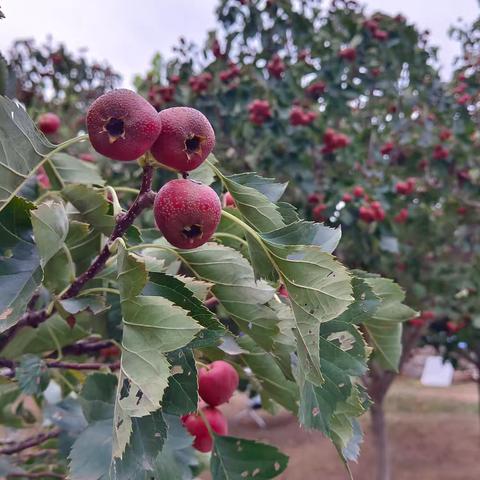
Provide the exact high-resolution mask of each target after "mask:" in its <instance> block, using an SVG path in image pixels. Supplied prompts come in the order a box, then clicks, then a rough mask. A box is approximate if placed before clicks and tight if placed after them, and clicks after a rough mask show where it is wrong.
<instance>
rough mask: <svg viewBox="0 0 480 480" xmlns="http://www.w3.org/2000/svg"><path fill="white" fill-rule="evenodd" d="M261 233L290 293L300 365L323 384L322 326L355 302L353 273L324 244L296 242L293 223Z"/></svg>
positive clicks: (308, 377) (316, 383) (313, 381)
mask: <svg viewBox="0 0 480 480" xmlns="http://www.w3.org/2000/svg"><path fill="white" fill-rule="evenodd" d="M260 236H261V239H262V241H263V242H264V245H265V248H266V250H267V251H268V254H269V258H270V261H271V262H272V264H274V265H275V268H276V270H277V271H278V272H279V273H280V274H281V277H282V281H283V282H284V284H285V287H286V288H287V291H288V294H289V300H290V303H291V306H292V310H293V314H294V319H295V327H296V328H295V330H294V332H295V336H296V339H297V353H298V356H299V360H300V366H301V368H302V369H303V370H304V372H305V376H306V378H307V379H308V380H309V381H311V382H312V383H314V384H315V385H321V384H322V383H323V381H324V378H323V375H322V372H321V365H320V354H319V351H318V346H319V341H320V325H321V324H322V323H324V322H328V321H331V320H333V319H334V318H336V317H338V316H339V315H340V314H342V313H343V312H344V311H345V310H346V308H347V307H348V305H349V304H350V303H352V300H353V299H352V296H351V295H352V287H351V281H350V276H349V274H348V272H347V270H346V268H345V267H344V266H343V265H342V264H340V263H339V262H337V261H336V260H335V259H334V258H333V257H332V256H331V255H329V254H328V253H324V251H323V250H322V248H321V247H320V246H318V245H316V244H314V245H308V244H296V243H294V240H296V237H295V234H294V233H293V232H292V229H291V225H289V226H287V227H285V228H282V229H279V230H276V231H274V232H270V233H264V234H261V235H260ZM316 238H317V237H316V236H315V235H313V237H310V238H308V237H307V238H306V239H305V240H306V241H308V240H310V241H313V240H316Z"/></svg>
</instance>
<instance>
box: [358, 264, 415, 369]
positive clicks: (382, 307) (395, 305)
mask: <svg viewBox="0 0 480 480" xmlns="http://www.w3.org/2000/svg"><path fill="white" fill-rule="evenodd" d="M354 274H355V275H356V276H358V277H360V279H361V280H362V281H363V282H364V283H365V284H366V285H368V287H370V288H371V289H372V291H373V293H374V294H375V296H376V297H377V298H379V299H380V304H379V306H378V307H377V309H376V310H375V312H374V313H373V314H371V315H370V316H369V317H368V318H367V319H364V320H363V325H364V326H365V329H366V331H367V333H368V338H369V340H370V342H371V343H372V346H373V347H374V351H375V358H376V359H377V360H378V361H379V363H380V365H381V366H382V367H383V368H386V369H388V370H392V371H398V365H399V362H400V357H401V354H402V342H401V339H402V322H405V321H407V320H409V319H410V318H413V317H414V316H415V310H413V309H411V308H410V307H408V306H407V305H404V304H403V301H404V300H405V292H404V291H403V290H402V288H401V287H400V286H399V285H397V284H396V283H395V282H394V281H393V280H390V279H387V278H382V277H380V276H376V275H371V274H366V273H364V272H359V271H355V272H354Z"/></svg>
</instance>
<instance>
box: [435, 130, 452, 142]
mask: <svg viewBox="0 0 480 480" xmlns="http://www.w3.org/2000/svg"><path fill="white" fill-rule="evenodd" d="M438 137H439V138H440V140H441V141H442V142H445V141H446V140H450V138H452V131H451V130H450V129H448V128H442V129H441V130H440V134H439V135H438Z"/></svg>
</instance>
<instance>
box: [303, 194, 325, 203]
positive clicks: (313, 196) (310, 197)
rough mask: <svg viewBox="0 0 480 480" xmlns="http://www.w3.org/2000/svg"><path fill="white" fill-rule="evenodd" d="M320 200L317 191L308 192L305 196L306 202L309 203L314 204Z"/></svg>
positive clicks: (320, 197)
mask: <svg viewBox="0 0 480 480" xmlns="http://www.w3.org/2000/svg"><path fill="white" fill-rule="evenodd" d="M321 200H322V196H321V195H320V194H319V193H310V194H309V195H308V197H307V201H308V203H311V204H312V205H316V204H317V203H318V202H320V201H321Z"/></svg>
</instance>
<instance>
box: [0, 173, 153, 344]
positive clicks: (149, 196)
mask: <svg viewBox="0 0 480 480" xmlns="http://www.w3.org/2000/svg"><path fill="white" fill-rule="evenodd" d="M153 171H154V170H153V167H152V166H150V165H147V166H145V167H143V176H142V186H141V188H140V191H139V193H138V195H137V197H136V198H135V200H134V202H133V203H132V205H131V206H130V208H129V209H128V211H127V212H125V213H122V214H120V215H118V217H117V219H116V220H117V221H116V223H115V227H114V229H113V232H112V234H111V235H110V237H109V238H108V241H107V243H106V245H105V246H104V247H103V249H102V251H101V252H100V254H99V255H98V256H97V258H96V259H95V260H94V261H93V263H92V264H91V265H90V267H89V268H88V269H87V270H86V271H85V272H83V273H82V274H81V275H80V276H78V277H77V278H76V279H75V280H74V281H73V282H72V284H71V285H70V287H69V288H68V289H67V290H66V291H65V293H64V294H63V295H62V296H61V297H60V299H61V300H67V299H69V298H73V297H76V296H77V295H78V293H79V292H80V290H81V289H82V288H83V286H84V285H85V284H86V283H87V282H89V281H90V280H92V279H93V278H94V277H95V276H96V275H97V274H98V273H99V272H100V271H101V270H102V269H103V267H104V266H105V263H106V262H107V260H108V259H109V258H110V255H111V251H110V247H111V245H112V243H113V242H114V241H115V240H116V239H117V238H120V237H121V236H123V235H124V234H125V232H126V231H127V230H128V228H130V227H131V226H132V224H133V222H134V221H135V219H136V218H137V217H138V216H139V215H140V213H141V212H142V211H143V210H144V209H145V208H147V207H150V206H151V205H153V201H154V199H155V192H153V191H152V189H151V187H152V179H153ZM54 311H55V310H54V309H52V310H51V311H47V309H43V310H38V311H27V312H26V313H25V314H24V315H22V317H20V320H19V321H18V322H17V323H16V324H15V325H14V326H13V327H12V328H10V329H9V330H7V331H6V332H5V333H4V334H3V336H2V337H1V338H0V351H1V350H3V348H5V346H6V345H7V344H8V343H9V342H10V340H11V339H12V338H13V337H14V336H15V335H16V334H17V333H18V331H19V330H21V329H22V328H24V327H26V326H29V327H33V328H36V327H38V326H39V325H40V324H41V323H43V322H44V321H45V320H47V319H48V318H50V316H51V315H52V314H53V313H54Z"/></svg>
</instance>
